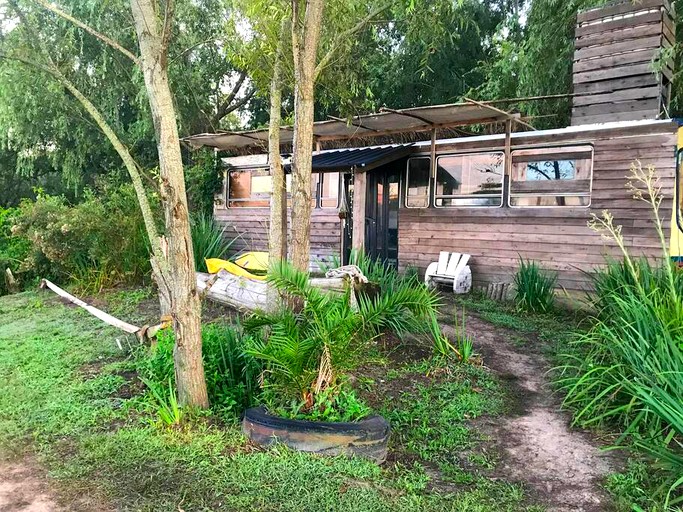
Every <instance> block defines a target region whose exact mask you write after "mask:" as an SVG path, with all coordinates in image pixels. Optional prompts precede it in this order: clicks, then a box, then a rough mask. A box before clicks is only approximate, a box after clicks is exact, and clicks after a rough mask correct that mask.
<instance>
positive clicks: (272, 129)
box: [268, 24, 287, 311]
mask: <svg viewBox="0 0 683 512" xmlns="http://www.w3.org/2000/svg"><path fill="white" fill-rule="evenodd" d="M284 27H285V25H284V24H283V31H282V32H284ZM281 121H282V41H280V42H279V43H278V47H277V52H276V55H275V62H274V64H273V76H272V78H271V82H270V122H269V128H268V161H269V163H270V175H271V176H272V195H271V199H270V232H269V234H268V261H269V262H270V263H271V264H272V263H275V262H279V261H282V260H286V259H287V181H286V178H285V170H284V168H283V167H282V158H281V157H280V125H281ZM277 302H278V293H277V290H275V288H273V287H270V288H269V289H268V310H269V311H273V310H275V309H276V307H277Z"/></svg>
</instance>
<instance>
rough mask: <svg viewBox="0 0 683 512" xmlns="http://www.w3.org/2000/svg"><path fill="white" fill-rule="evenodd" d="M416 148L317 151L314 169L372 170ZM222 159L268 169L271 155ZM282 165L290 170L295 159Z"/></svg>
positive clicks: (234, 165) (396, 146) (236, 166)
mask: <svg viewBox="0 0 683 512" xmlns="http://www.w3.org/2000/svg"><path fill="white" fill-rule="evenodd" d="M412 147H413V144H412V143H411V144H386V145H383V146H369V147H362V148H346V149H326V150H323V151H314V152H313V170H314V171H330V172H332V171H341V170H346V169H354V168H355V169H362V170H364V171H368V170H371V169H374V168H376V167H379V166H381V165H384V164H387V163H389V162H393V161H394V160H398V159H399V158H402V157H404V156H407V155H409V154H410V152H411V148H412ZM221 160H222V162H223V164H224V165H225V166H226V167H229V168H232V169H235V170H239V169H255V168H264V167H268V155H267V154H261V155H247V156H234V157H227V158H222V159H221ZM282 163H283V165H284V167H285V168H286V169H287V170H289V169H290V167H291V157H290V156H289V155H283V161H282Z"/></svg>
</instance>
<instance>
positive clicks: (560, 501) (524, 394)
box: [444, 315, 618, 512]
mask: <svg viewBox="0 0 683 512" xmlns="http://www.w3.org/2000/svg"><path fill="white" fill-rule="evenodd" d="M444 329H445V332H447V333H448V334H453V333H454V332H453V329H452V328H451V327H449V326H444ZM467 332H468V334H470V335H471V336H473V338H474V343H475V349H476V350H477V351H479V352H480V353H481V354H482V356H483V359H484V364H485V365H486V366H487V367H489V368H491V369H492V370H493V371H495V372H496V373H498V374H499V375H500V376H501V378H503V380H505V381H507V382H508V383H509V386H510V389H511V390H512V392H513V394H514V395H515V397H516V399H517V404H515V407H513V410H514V411H516V413H515V414H513V415H512V416H506V417H502V418H492V419H487V420H485V421H483V422H482V423H480V424H478V425H477V426H478V428H480V429H481V430H482V432H483V433H484V434H485V435H488V436H490V437H491V439H492V442H493V443H494V448H495V449H496V451H497V452H498V453H499V454H500V455H501V459H502V460H501V462H500V464H499V465H498V469H497V470H496V473H497V474H498V476H500V477H502V478H505V479H507V480H511V481H517V482H523V483H525V484H526V485H527V486H528V487H530V488H531V489H533V490H534V491H535V492H536V493H538V494H539V496H540V498H541V501H543V502H545V503H546V504H547V505H548V510H549V511H553V512H570V511H571V512H594V511H595V512H597V511H604V510H610V508H611V507H610V503H609V499H608V497H607V496H606V494H605V493H604V491H603V490H602V488H601V486H600V483H601V481H602V480H603V479H604V477H605V476H606V475H607V474H609V473H610V472H612V471H613V469H614V468H616V467H617V465H618V461H617V460H616V458H615V457H614V456H613V455H611V454H609V453H606V452H601V451H600V449H599V446H598V444H597V443H596V442H595V441H594V440H593V439H591V436H590V435H588V434H587V433H584V432H580V431H578V430H575V429H570V427H569V420H570V418H569V416H568V415H567V414H565V413H564V412H562V411H560V409H559V400H558V397H557V396H554V395H553V393H552V390H551V389H550V384H549V382H548V378H547V376H546V374H547V371H548V369H549V367H550V365H549V363H548V361H547V360H546V359H545V358H544V357H543V356H542V355H541V354H539V353H538V352H537V351H534V350H532V349H530V348H528V347H517V346H515V345H514V344H513V343H512V342H511V341H510V340H511V339H512V336H513V334H512V333H511V332H510V331H507V330H505V329H501V328H497V327H495V326H492V325H491V324H489V323H488V322H485V321H483V320H481V319H479V318H477V317H475V316H469V315H468V318H467Z"/></svg>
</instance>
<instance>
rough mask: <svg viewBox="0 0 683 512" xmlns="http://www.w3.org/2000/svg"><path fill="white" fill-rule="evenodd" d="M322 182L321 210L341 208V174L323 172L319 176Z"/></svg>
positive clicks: (320, 189) (320, 191) (320, 192)
mask: <svg viewBox="0 0 683 512" xmlns="http://www.w3.org/2000/svg"><path fill="white" fill-rule="evenodd" d="M318 176H319V178H318V181H319V182H320V185H319V187H318V188H317V190H319V195H320V208H337V207H338V206H339V173H338V172H321V173H319V174H318Z"/></svg>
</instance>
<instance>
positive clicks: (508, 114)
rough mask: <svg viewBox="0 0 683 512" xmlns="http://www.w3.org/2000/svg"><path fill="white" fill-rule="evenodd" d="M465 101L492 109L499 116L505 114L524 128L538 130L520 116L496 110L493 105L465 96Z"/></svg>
mask: <svg viewBox="0 0 683 512" xmlns="http://www.w3.org/2000/svg"><path fill="white" fill-rule="evenodd" d="M463 99H464V100H465V101H467V102H469V103H472V104H474V105H478V106H480V107H483V108H488V109H490V110H493V111H495V112H498V113H499V114H503V115H504V116H506V117H507V118H508V119H510V120H512V121H514V122H516V123H518V124H521V125H522V126H526V127H527V128H529V129H531V130H533V131H536V128H534V127H533V126H531V125H530V124H529V123H527V122H526V121H522V119H521V116H520V114H512V113H510V112H506V111H505V110H501V109H499V108H496V107H494V106H492V105H487V104H486V103H482V102H481V101H477V100H473V99H470V98H466V97H464V96H463Z"/></svg>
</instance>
